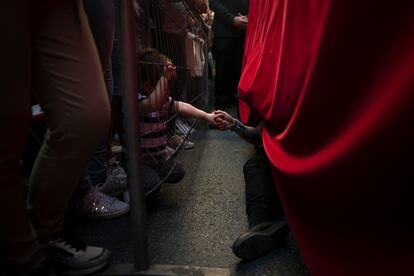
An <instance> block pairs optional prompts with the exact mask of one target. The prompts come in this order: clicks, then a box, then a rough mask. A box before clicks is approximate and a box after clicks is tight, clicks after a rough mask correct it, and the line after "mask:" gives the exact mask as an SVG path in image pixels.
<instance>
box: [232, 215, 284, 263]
mask: <svg viewBox="0 0 414 276" xmlns="http://www.w3.org/2000/svg"><path fill="white" fill-rule="evenodd" d="M289 230H290V229H289V225H288V224H287V222H277V223H276V222H263V223H260V224H258V225H256V226H254V227H252V228H251V229H249V231H247V232H246V233H244V234H242V235H241V236H239V237H238V238H237V239H236V241H235V242H234V243H233V247H232V248H233V253H234V255H236V256H237V257H239V258H241V259H243V260H253V259H256V258H258V257H260V256H263V255H265V254H266V253H269V252H270V251H273V250H274V249H276V248H278V247H280V246H281V244H282V243H283V242H284V240H285V239H286V237H287V236H288V234H289Z"/></svg>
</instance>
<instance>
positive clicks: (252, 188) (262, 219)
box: [233, 154, 289, 260]
mask: <svg viewBox="0 0 414 276" xmlns="http://www.w3.org/2000/svg"><path fill="white" fill-rule="evenodd" d="M243 172H244V177H245V192H246V213H247V216H248V220H249V230H248V231H247V232H245V233H244V234H242V235H240V236H239V237H238V238H237V239H236V241H235V242H234V244H233V253H234V254H235V255H236V256H238V257H239V258H242V259H245V260H251V259H256V258H258V257H260V256H262V255H264V254H266V253H268V252H270V251H272V250H274V249H276V248H278V247H280V245H281V244H282V243H283V241H284V240H285V239H286V237H287V235H288V234H289V226H288V224H287V222H286V220H285V219H284V215H283V208H282V205H281V202H280V198H279V196H278V193H277V190H276V187H275V185H274V182H273V177H272V173H271V169H270V164H269V160H268V159H267V157H266V156H265V155H264V154H263V155H260V154H259V155H257V156H255V157H253V158H251V159H249V160H248V161H247V162H246V163H245V165H244V167H243Z"/></svg>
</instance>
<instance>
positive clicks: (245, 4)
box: [209, 0, 249, 37]
mask: <svg viewBox="0 0 414 276" xmlns="http://www.w3.org/2000/svg"><path fill="white" fill-rule="evenodd" d="M209 5H210V9H211V10H212V11H214V21H213V31H214V36H215V37H239V36H241V35H242V34H244V33H245V30H240V29H238V28H236V27H234V26H233V18H234V17H235V16H237V15H238V14H239V13H240V14H242V15H247V12H248V9H249V0H209Z"/></svg>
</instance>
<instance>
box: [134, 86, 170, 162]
mask: <svg viewBox="0 0 414 276" xmlns="http://www.w3.org/2000/svg"><path fill="white" fill-rule="evenodd" d="M145 99H147V96H145V95H142V94H140V93H138V102H142V101H143V100H145ZM172 103H173V101H172V99H171V97H168V98H167V100H166V102H165V104H164V106H163V107H162V109H161V110H158V111H154V112H148V113H142V114H140V125H141V129H140V131H141V151H142V156H143V157H149V156H156V157H161V156H165V155H166V145H167V120H168V113H169V110H170V108H171V106H172Z"/></svg>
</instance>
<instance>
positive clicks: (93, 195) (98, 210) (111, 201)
mask: <svg viewBox="0 0 414 276" xmlns="http://www.w3.org/2000/svg"><path fill="white" fill-rule="evenodd" d="M79 205H80V216H81V217H83V218H94V219H110V218H116V217H120V216H122V215H125V214H126V213H128V212H129V204H128V203H125V202H123V201H121V200H119V199H117V198H115V197H112V196H109V195H106V194H104V193H102V192H101V191H100V190H98V189H97V188H96V187H93V188H91V189H90V190H89V191H88V192H87V194H86V195H84V196H83V198H82V199H81V200H80V204H79Z"/></svg>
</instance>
